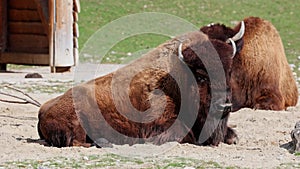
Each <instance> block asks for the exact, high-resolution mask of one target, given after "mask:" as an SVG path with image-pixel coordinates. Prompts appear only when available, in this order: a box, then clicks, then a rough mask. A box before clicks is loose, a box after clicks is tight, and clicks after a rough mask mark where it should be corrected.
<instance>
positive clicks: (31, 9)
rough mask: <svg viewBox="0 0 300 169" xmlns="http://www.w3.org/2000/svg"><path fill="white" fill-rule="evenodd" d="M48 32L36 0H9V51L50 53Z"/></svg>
mask: <svg viewBox="0 0 300 169" xmlns="http://www.w3.org/2000/svg"><path fill="white" fill-rule="evenodd" d="M47 32H48V30H47V29H45V27H44V25H43V23H42V20H41V16H40V14H39V12H38V7H37V4H36V2H35V0H9V1H8V52H18V53H39V54H47V53H49V48H48V46H49V41H48V37H47Z"/></svg>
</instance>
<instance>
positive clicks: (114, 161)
mask: <svg viewBox="0 0 300 169" xmlns="http://www.w3.org/2000/svg"><path fill="white" fill-rule="evenodd" d="M129 166H134V168H149V169H173V168H184V167H194V168H197V169H204V168H228V169H233V168H239V167H233V166H227V167H225V166H223V165H221V164H219V163H216V162H213V161H208V162H205V161H203V160H199V159H192V158H179V157H167V159H160V158H150V157H147V158H143V159H142V158H135V157H125V156H120V155H116V154H106V155H102V156H100V155H90V156H83V155H82V156H81V157H79V158H76V159H75V158H65V157H56V158H50V159H48V160H47V161H43V160H23V161H12V162H6V163H4V164H2V165H0V168H1V167H3V168H34V169H35V168H109V167H113V168H116V167H118V168H124V167H126V168H128V167H129Z"/></svg>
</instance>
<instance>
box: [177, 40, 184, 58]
mask: <svg viewBox="0 0 300 169" xmlns="http://www.w3.org/2000/svg"><path fill="white" fill-rule="evenodd" d="M178 58H179V60H181V61H184V60H183V59H184V58H183V55H182V43H180V44H179V46H178Z"/></svg>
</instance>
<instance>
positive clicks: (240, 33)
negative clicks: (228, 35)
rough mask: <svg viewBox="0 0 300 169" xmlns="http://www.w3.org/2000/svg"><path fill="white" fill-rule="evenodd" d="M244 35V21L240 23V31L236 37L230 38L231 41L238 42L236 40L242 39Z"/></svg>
mask: <svg viewBox="0 0 300 169" xmlns="http://www.w3.org/2000/svg"><path fill="white" fill-rule="evenodd" d="M244 34H245V23H244V21H241V27H240V30H239V32H238V33H237V34H236V35H234V36H233V37H232V40H233V41H238V40H240V39H242V37H243V36H244Z"/></svg>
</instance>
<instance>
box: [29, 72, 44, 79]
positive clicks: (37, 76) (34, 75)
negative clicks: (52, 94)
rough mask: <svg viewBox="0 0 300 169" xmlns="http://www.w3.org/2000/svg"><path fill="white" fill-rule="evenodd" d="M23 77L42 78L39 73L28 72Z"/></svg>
mask: <svg viewBox="0 0 300 169" xmlns="http://www.w3.org/2000/svg"><path fill="white" fill-rule="evenodd" d="M25 78H43V76H42V75H40V74H39V73H28V74H27V75H26V76H25Z"/></svg>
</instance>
